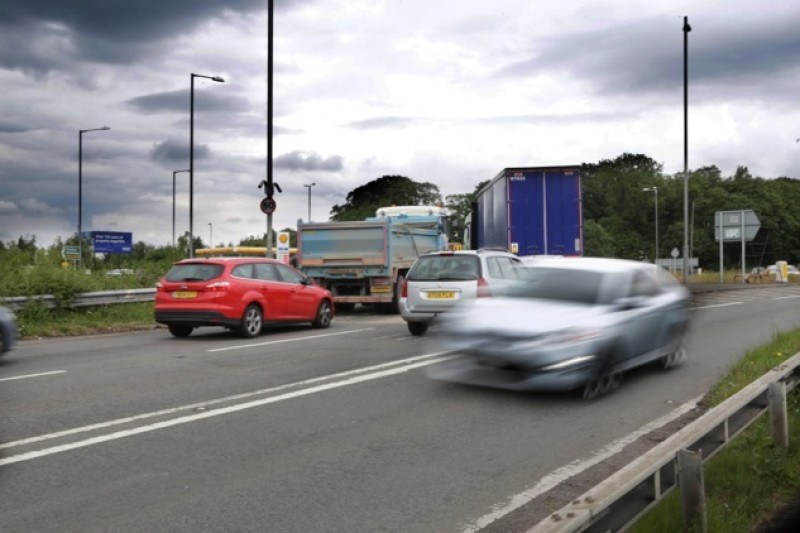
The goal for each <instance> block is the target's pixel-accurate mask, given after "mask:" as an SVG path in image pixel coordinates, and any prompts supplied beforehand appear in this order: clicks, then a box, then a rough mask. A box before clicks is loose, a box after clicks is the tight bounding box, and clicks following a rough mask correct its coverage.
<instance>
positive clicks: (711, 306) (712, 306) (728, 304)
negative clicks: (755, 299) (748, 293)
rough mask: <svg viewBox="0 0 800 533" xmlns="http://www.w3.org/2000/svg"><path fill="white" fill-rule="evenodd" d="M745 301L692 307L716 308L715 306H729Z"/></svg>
mask: <svg viewBox="0 0 800 533" xmlns="http://www.w3.org/2000/svg"><path fill="white" fill-rule="evenodd" d="M743 303H744V302H730V303H727V304H715V305H704V306H702V307H692V309H714V308H715V307H729V306H731V305H739V304H743Z"/></svg>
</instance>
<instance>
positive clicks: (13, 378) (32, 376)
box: [0, 370, 66, 381]
mask: <svg viewBox="0 0 800 533" xmlns="http://www.w3.org/2000/svg"><path fill="white" fill-rule="evenodd" d="M65 372H66V370H53V371H52V372H40V373H38V374H26V375H24V376H12V377H10V378H0V381H13V380H15V379H29V378H38V377H41V376H52V375H54V374H63V373H65Z"/></svg>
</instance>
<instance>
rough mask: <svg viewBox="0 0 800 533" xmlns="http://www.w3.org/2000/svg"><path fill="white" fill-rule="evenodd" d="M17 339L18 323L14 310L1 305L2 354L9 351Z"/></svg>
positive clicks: (0, 334)
mask: <svg viewBox="0 0 800 533" xmlns="http://www.w3.org/2000/svg"><path fill="white" fill-rule="evenodd" d="M16 341H17V324H16V317H15V316H14V312H13V311H11V309H8V308H7V307H2V306H0V355H3V354H4V353H6V352H8V351H9V350H11V349H12V348H13V347H14V344H15V343H16Z"/></svg>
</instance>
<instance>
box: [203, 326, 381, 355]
mask: <svg viewBox="0 0 800 533" xmlns="http://www.w3.org/2000/svg"><path fill="white" fill-rule="evenodd" d="M373 329H375V328H364V329H351V330H349V331H337V332H336V333H323V334H322V335H310V336H307V337H296V338H293V339H281V340H277V341H265V342H256V343H253V344H240V345H238V346H228V347H226V348H214V349H213V350H206V352H227V351H230V350H241V349H242V348H256V347H258V346H269V345H270V344H283V343H286V342H299V341H305V340H308V339H321V338H323V337H336V336H338V335H347V334H349V333H361V332H362V331H370V330H373Z"/></svg>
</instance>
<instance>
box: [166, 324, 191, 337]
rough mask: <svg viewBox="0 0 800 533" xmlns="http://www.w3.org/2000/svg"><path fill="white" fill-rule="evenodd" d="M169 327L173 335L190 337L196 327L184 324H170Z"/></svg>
mask: <svg viewBox="0 0 800 533" xmlns="http://www.w3.org/2000/svg"><path fill="white" fill-rule="evenodd" d="M167 328H168V329H169V332H170V333H172V336H173V337H188V336H189V335H191V334H192V330H193V329H194V328H193V327H192V326H184V325H183V324H169V325H167Z"/></svg>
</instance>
